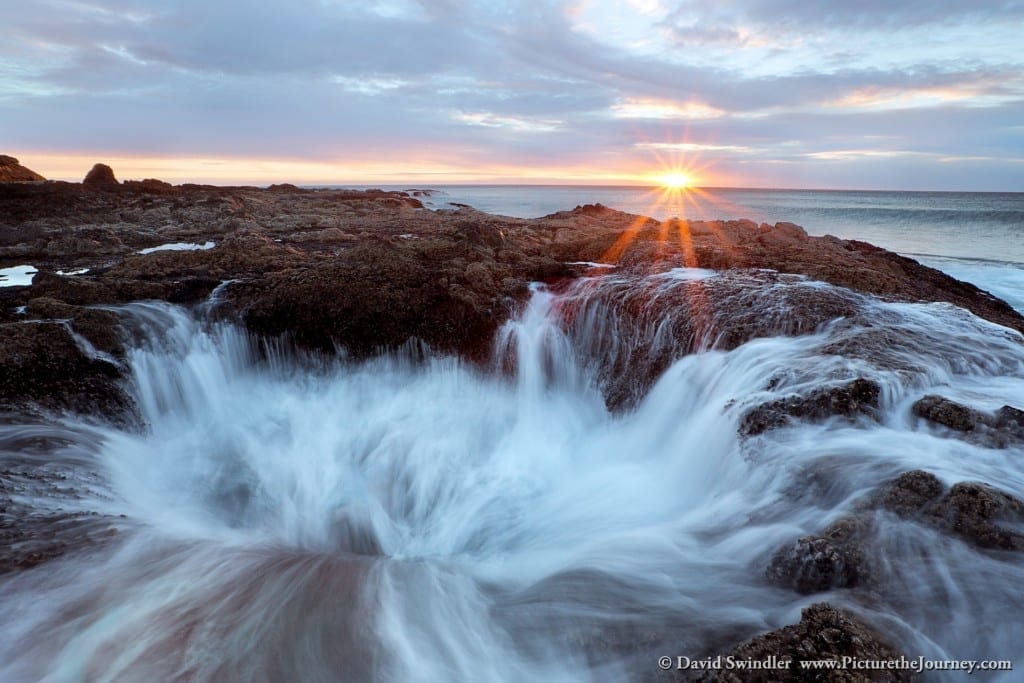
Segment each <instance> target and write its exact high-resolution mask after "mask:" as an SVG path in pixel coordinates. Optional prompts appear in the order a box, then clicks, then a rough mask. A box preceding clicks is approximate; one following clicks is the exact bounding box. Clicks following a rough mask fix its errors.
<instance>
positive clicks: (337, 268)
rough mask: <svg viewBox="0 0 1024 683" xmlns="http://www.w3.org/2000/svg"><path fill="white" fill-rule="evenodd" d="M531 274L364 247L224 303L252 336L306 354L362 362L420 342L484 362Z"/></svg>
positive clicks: (468, 252)
mask: <svg viewBox="0 0 1024 683" xmlns="http://www.w3.org/2000/svg"><path fill="white" fill-rule="evenodd" d="M470 264H472V265H473V268H469V267H468V266H469V265H470ZM516 270H519V269H516ZM531 274H536V270H533V273H530V272H523V271H520V272H515V271H514V270H513V269H510V268H508V267H507V266H505V265H503V264H501V263H499V262H497V261H495V260H494V259H493V258H491V257H490V256H489V254H488V253H487V252H485V253H479V252H478V251H476V250H475V249H474V248H473V247H471V246H467V245H465V244H464V243H457V242H443V241H432V242H430V243H423V242H417V241H408V242H405V243H402V244H396V243H391V242H386V241H376V242H374V241H364V242H362V243H358V244H356V245H355V246H353V247H352V248H350V249H348V250H346V251H345V252H343V253H342V254H340V255H339V257H338V258H335V259H329V260H324V261H322V262H319V263H313V264H310V265H307V266H306V267H299V268H295V269H291V270H287V271H284V272H281V273H279V274H277V275H274V276H272V277H269V278H265V279H264V280H263V281H262V282H260V283H258V284H255V283H254V284H252V285H250V284H247V283H241V284H239V285H238V286H235V287H232V288H231V290H229V293H228V296H229V298H230V299H231V300H232V301H233V302H234V303H235V305H236V306H237V307H238V309H239V310H240V311H242V317H243V319H244V321H245V323H246V325H247V326H248V327H249V329H250V330H252V331H254V332H257V333H259V334H265V335H281V334H287V335H288V336H289V338H290V339H291V340H292V341H294V342H295V343H296V344H298V345H299V346H301V347H304V348H311V349H316V350H321V351H327V352H333V350H334V349H335V348H336V347H337V346H338V345H341V346H342V347H344V348H345V349H346V350H347V351H348V352H349V353H350V354H352V355H353V356H355V357H365V356H368V355H372V354H373V353H376V352H378V351H380V350H384V349H395V348H398V347H400V346H402V345H403V344H405V343H406V342H408V341H409V340H410V339H419V340H421V341H424V342H426V343H427V344H429V345H430V346H431V347H432V348H434V349H436V350H438V351H442V352H454V353H458V354H461V355H463V356H466V357H469V358H473V359H478V360H481V361H482V360H485V359H487V358H488V357H489V355H490V345H491V340H492V338H493V335H494V332H495V330H496V329H497V327H498V326H499V325H500V324H501V323H503V322H504V321H505V320H506V319H507V318H508V316H509V315H510V314H511V313H512V311H513V309H514V306H515V305H516V301H517V300H520V299H522V298H523V297H524V296H525V295H526V293H527V290H526V282H527V279H526V278H527V277H528V276H529V275H531Z"/></svg>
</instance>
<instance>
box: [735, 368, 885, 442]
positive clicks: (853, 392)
mask: <svg viewBox="0 0 1024 683" xmlns="http://www.w3.org/2000/svg"><path fill="white" fill-rule="evenodd" d="M879 391H880V388H879V386H878V384H877V383H876V382H872V381H871V380H867V379H855V380H853V381H852V382H849V383H847V384H843V385H840V386H837V387H831V388H828V389H817V390H815V391H813V392H811V393H810V394H808V395H807V396H797V397H792V398H785V399H780V400H778V401H772V402H770V403H765V404H762V405H759V406H757V407H755V408H753V409H752V410H750V411H748V412H747V413H746V414H745V415H744V416H743V418H742V419H741V420H740V426H739V432H740V434H741V435H743V436H754V435H756V434H761V433H763V432H766V431H768V430H770V429H775V428H778V427H782V426H784V425H786V424H789V423H790V422H791V420H792V418H797V419H811V420H821V419H825V418H828V417H832V416H843V417H848V418H854V417H857V416H858V415H864V416H867V417H872V418H873V417H876V415H877V411H878V395H879Z"/></svg>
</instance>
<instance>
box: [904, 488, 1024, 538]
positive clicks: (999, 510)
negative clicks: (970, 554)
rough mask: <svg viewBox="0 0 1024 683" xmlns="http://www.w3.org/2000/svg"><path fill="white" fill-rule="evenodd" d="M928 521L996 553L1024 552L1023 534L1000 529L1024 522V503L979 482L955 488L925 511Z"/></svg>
mask: <svg viewBox="0 0 1024 683" xmlns="http://www.w3.org/2000/svg"><path fill="white" fill-rule="evenodd" d="M924 515H925V519H927V520H928V521H930V522H931V523H932V524H934V525H935V526H937V527H939V528H941V529H945V530H948V531H951V532H953V533H955V534H957V535H958V536H960V537H961V538H963V539H964V540H965V541H968V542H969V543H972V544H973V545H976V546H978V547H979V548H987V549H993V550H1024V534H1020V533H1018V532H1016V531H1013V530H1012V529H1007V528H1005V527H1003V526H1001V525H1000V522H1003V523H1009V524H1011V525H1014V526H1018V527H1019V525H1020V524H1021V523H1022V522H1024V503H1022V502H1021V501H1019V500H1017V499H1016V498H1014V497H1013V496H1011V495H1009V494H1007V493H1003V492H1002V491H999V490H998V489H996V488H993V487H991V486H988V485H986V484H981V483H977V482H961V483H959V484H956V485H954V486H953V487H952V488H951V489H950V490H949V492H948V493H947V494H946V495H945V496H943V497H942V498H941V499H939V500H938V501H936V502H935V503H933V504H932V505H931V506H929V507H928V508H927V509H926V510H925V511H924Z"/></svg>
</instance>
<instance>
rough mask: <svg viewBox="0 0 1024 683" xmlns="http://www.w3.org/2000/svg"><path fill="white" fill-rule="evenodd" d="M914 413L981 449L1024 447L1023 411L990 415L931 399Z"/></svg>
mask: <svg viewBox="0 0 1024 683" xmlns="http://www.w3.org/2000/svg"><path fill="white" fill-rule="evenodd" d="M911 410H912V411H913V413H914V415H917V416H918V417H921V418H924V419H926V420H928V421H929V422H934V423H936V424H940V425H943V426H944V427H948V428H950V429H952V430H953V431H955V432H958V433H959V434H962V435H964V436H963V438H966V439H967V440H969V441H972V442H974V443H978V444H980V445H982V446H987V447H989V448H1006V447H1007V446H1011V445H1014V444H1018V443H1024V411H1021V410H1019V409H1018V408H1014V407H1012V406H1003V407H1002V408H1000V409H999V410H998V411H996V413H995V414H991V413H985V412H982V411H980V410H975V409H974V408H969V407H967V406H964V405H961V404H959V403H957V402H955V401H951V400H950V399H948V398H944V397H942V396H935V395H929V396H925V397H924V398H922V399H920V400H919V401H917V402H915V403H914V405H913V407H912V408H911Z"/></svg>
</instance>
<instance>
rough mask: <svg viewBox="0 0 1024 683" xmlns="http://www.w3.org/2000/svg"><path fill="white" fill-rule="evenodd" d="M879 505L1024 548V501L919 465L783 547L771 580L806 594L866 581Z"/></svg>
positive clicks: (981, 543)
mask: <svg viewBox="0 0 1024 683" xmlns="http://www.w3.org/2000/svg"><path fill="white" fill-rule="evenodd" d="M878 511H887V512H890V513H893V514H895V515H897V516H899V517H902V518H904V519H907V520H910V521H913V522H916V523H918V524H922V525H924V526H927V527H931V528H933V529H937V530H940V531H943V532H946V533H949V534H952V535H954V536H958V537H959V538H960V539H962V540H963V541H965V542H966V543H968V544H970V545H973V546H974V547H976V548H979V549H982V550H1013V551H1019V550H1024V534H1022V533H1020V532H1019V531H1017V529H1019V528H1020V525H1021V524H1024V502H1022V501H1020V500H1017V499H1016V498H1014V497H1013V496H1011V495H1009V494H1007V493H1004V492H1003V491H1000V490H998V489H996V488H994V487H992V486H989V485H988V484H984V483H980V482H960V483H958V484H955V485H953V486H952V487H950V488H949V489H947V488H946V486H945V485H943V483H942V482H941V481H939V479H938V478H937V477H936V476H935V475H934V474H931V473H930V472H924V471H922V470H911V471H909V472H904V473H903V474H901V475H900V476H899V477H897V478H896V479H894V480H892V481H891V482H889V483H887V484H885V485H884V486H882V487H881V488H880V489H879V490H878V491H876V492H875V493H874V494H872V495H871V496H870V497H868V498H867V499H866V500H864V501H862V502H861V503H860V504H859V506H858V508H857V510H856V511H855V512H854V513H853V514H852V515H851V516H850V517H845V518H843V519H840V520H838V521H836V522H834V523H833V524H831V525H830V526H829V527H827V528H826V529H825V530H824V531H822V532H820V533H819V534H816V535H811V536H804V537H802V538H799V539H797V540H796V541H794V542H793V543H792V544H791V545H788V546H785V547H783V548H780V549H779V551H778V552H777V553H776V554H775V555H774V556H773V557H772V558H771V560H770V561H769V563H768V567H767V568H766V570H765V574H766V576H767V578H768V580H769V581H771V582H772V583H774V584H776V585H779V586H783V587H786V588H791V589H793V590H795V591H797V592H798V593H803V594H810V593H819V592H822V591H827V590H832V589H835V588H854V587H856V586H861V585H864V584H865V583H866V582H867V581H868V580H870V578H871V566H872V562H873V560H872V550H871V548H870V543H869V540H870V535H871V532H872V531H873V525H874V524H875V517H874V515H875V514H876V513H877V512H878ZM876 559H877V558H876Z"/></svg>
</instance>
